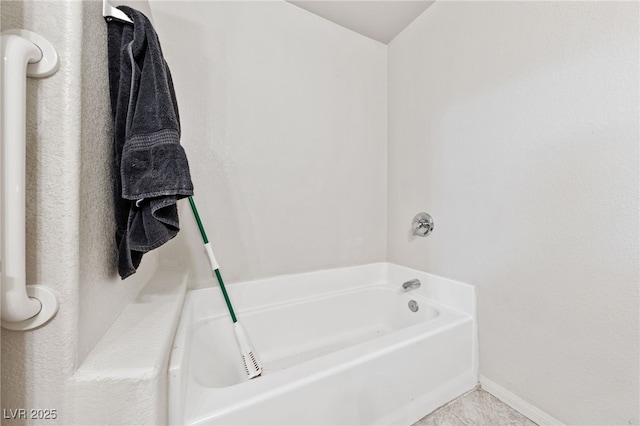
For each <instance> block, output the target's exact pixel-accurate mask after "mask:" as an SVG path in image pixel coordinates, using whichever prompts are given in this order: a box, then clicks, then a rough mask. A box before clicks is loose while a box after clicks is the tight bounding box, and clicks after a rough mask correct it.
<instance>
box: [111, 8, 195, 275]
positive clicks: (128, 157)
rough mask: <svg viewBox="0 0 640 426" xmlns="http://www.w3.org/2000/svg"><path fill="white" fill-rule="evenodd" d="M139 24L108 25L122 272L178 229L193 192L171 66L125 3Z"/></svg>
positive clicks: (150, 29) (142, 19)
mask: <svg viewBox="0 0 640 426" xmlns="http://www.w3.org/2000/svg"><path fill="white" fill-rule="evenodd" d="M118 9H120V10H122V11H123V12H124V13H125V14H127V16H129V17H130V18H131V20H132V21H133V25H131V24H127V23H124V22H121V21H117V20H112V21H110V22H108V61H109V91H110V95H111V96H110V97H111V113H112V116H113V124H114V157H113V160H114V164H113V166H114V173H113V182H114V188H113V189H114V202H115V219H116V243H117V247H118V272H119V274H120V277H121V278H122V279H125V278H126V277H128V276H130V275H131V274H133V273H135V272H136V269H137V268H138V266H139V265H140V261H141V260H142V256H143V254H144V253H146V252H148V251H150V250H153V249H154V248H157V247H159V246H161V245H162V244H164V243H166V242H167V241H169V240H170V239H171V238H173V237H175V236H176V234H177V233H178V231H179V224H178V209H177V205H176V202H177V200H179V199H180V198H184V197H187V196H190V195H193V184H192V183H191V177H190V174H189V164H188V162H187V156H186V154H185V152H184V149H183V148H182V146H181V145H180V119H179V114H178V104H177V102H176V96H175V92H174V89H173V81H172V79H171V73H170V71H169V67H168V66H167V63H166V62H165V60H164V57H163V55H162V50H161V48H160V41H159V40H158V35H157V34H156V32H155V30H154V29H153V26H152V25H151V22H150V21H149V19H148V18H147V17H146V16H145V15H144V14H142V13H141V12H139V11H137V10H135V9H132V8H130V7H126V6H120V7H118Z"/></svg>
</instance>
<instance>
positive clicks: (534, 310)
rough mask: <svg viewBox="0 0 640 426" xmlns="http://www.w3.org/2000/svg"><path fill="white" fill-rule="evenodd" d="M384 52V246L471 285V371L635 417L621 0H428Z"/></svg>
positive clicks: (537, 398) (562, 414)
mask: <svg viewBox="0 0 640 426" xmlns="http://www.w3.org/2000/svg"><path fill="white" fill-rule="evenodd" d="M388 58H389V65H388V66H389V68H388V73H389V82H388V85H389V93H388V97H389V110H388V117H389V122H388V127H389V133H388V174H389V181H388V234H387V239H388V258H389V260H390V261H391V262H396V263H400V264H403V265H407V266H411V267H415V268H418V269H422V270H425V271H428V272H431V273H434V274H438V275H442V276H445V277H449V278H454V279H457V280H462V281H466V282H470V283H473V284H476V285H477V286H478V309H479V311H478V312H479V326H480V371H481V374H482V375H484V376H486V377H487V378H489V379H490V380H492V381H493V382H495V383H497V384H499V385H501V386H503V387H504V388H506V389H507V390H509V391H511V392H513V393H514V394H516V395H517V396H519V397H521V398H522V399H524V400H525V401H528V402H530V403H531V404H534V405H536V406H537V407H539V408H541V409H542V410H544V411H546V412H547V413H549V414H550V415H552V416H553V417H555V418H557V419H558V420H560V421H563V422H566V423H568V424H579V425H602V424H638V417H637V416H638V408H639V407H638V401H639V400H640V395H639V383H638V380H639V376H640V374H639V370H638V368H639V366H638V349H639V341H638V339H639V335H640V331H639V329H638V305H639V303H638V302H639V301H638V288H639V287H638V286H639V279H638V146H639V144H638V139H639V137H638V117H639V111H638V103H639V102H638V101H639V99H638V78H639V77H638V76H639V70H638V63H639V58H638V3H637V2H635V3H634V2H627V3H624V2H446V1H445V2H441V1H438V2H436V3H435V4H434V5H433V6H431V7H430V8H429V9H428V10H427V11H426V12H425V13H424V14H423V15H421V16H420V17H419V18H418V19H417V20H416V21H414V22H413V23H412V24H411V25H410V26H409V27H408V28H407V29H406V30H405V31H404V32H403V33H401V34H400V35H399V36H398V37H397V38H396V39H395V40H394V41H393V42H391V43H390V45H389V50H388ZM419 211H427V212H429V213H430V214H432V215H433V217H434V220H435V230H434V233H433V234H432V236H429V237H428V238H424V239H421V238H413V237H411V236H410V233H409V226H410V221H411V219H412V217H413V215H414V214H415V213H417V212H419ZM628 422H631V423H628Z"/></svg>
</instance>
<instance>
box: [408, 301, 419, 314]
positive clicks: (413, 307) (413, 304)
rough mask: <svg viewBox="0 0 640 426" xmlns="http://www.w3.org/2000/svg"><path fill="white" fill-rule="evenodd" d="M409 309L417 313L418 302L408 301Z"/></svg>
mask: <svg viewBox="0 0 640 426" xmlns="http://www.w3.org/2000/svg"><path fill="white" fill-rule="evenodd" d="M409 309H411V312H417V311H418V309H420V306H418V302H416V301H415V300H409Z"/></svg>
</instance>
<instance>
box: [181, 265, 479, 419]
mask: <svg viewBox="0 0 640 426" xmlns="http://www.w3.org/2000/svg"><path fill="white" fill-rule="evenodd" d="M413 278H418V279H420V280H421V282H422V287H421V288H420V289H416V290H410V291H403V290H401V284H402V282H404V281H407V280H409V279H413ZM228 290H229V293H230V297H231V299H232V301H233V303H234V306H235V307H236V310H237V314H238V318H239V319H240V322H241V323H242V324H243V325H244V327H245V328H246V329H247V331H248V333H249V335H250V337H251V340H252V342H253V344H254V349H255V352H256V353H257V355H258V356H259V358H260V360H261V361H262V363H263V366H264V370H263V375H262V376H261V377H259V378H257V379H253V380H251V381H248V380H247V379H246V377H245V375H244V369H243V366H242V361H241V358H240V355H239V352H238V350H237V347H236V344H235V340H234V335H233V331H232V326H231V320H230V319H229V317H228V314H227V312H226V307H225V305H224V301H223V299H222V296H221V295H220V291H219V289H218V288H211V289H203V290H196V291H192V292H190V293H189V294H188V296H187V300H186V302H185V306H184V310H183V313H182V319H181V323H180V326H179V329H178V333H177V335H176V340H175V345H174V350H173V353H172V358H171V366H170V372H169V373H170V374H169V407H170V408H169V419H170V422H171V424H212V425H214V424H224V425H230V424H255V425H265V424H273V425H286V424H291V425H302V424H325V425H327V424H330V425H339V424H344V425H360V424H362V425H364V424H406V425H409V424H411V423H413V422H415V421H416V420H418V419H419V418H421V417H423V416H424V415H426V414H427V413H429V412H430V411H432V410H433V409H435V408H437V407H439V406H440V405H442V404H444V403H446V402H447V401H449V400H451V399H452V398H454V397H456V396H458V395H460V394H462V393H463V392H465V391H467V390H469V389H471V388H473V387H474V386H475V385H476V384H477V332H476V329H477V327H476V320H475V292H474V288H473V286H470V285H467V284H463V283H459V282H455V281H451V280H446V279H443V278H439V277H435V276H433V275H429V274H425V273H423V272H419V271H416V270H412V269H409V268H404V267H399V266H397V265H391V264H386V263H380V264H371V265H364V266H359V267H353V268H343V269H335V270H327V271H319V272H314V273H307V274H298V275H288V276H282V277H276V278H271V279H266V280H259V281H252V282H245V283H238V284H233V285H231V286H229V289H228ZM411 299H414V300H416V301H417V302H418V303H419V305H420V309H419V310H418V311H417V312H411V311H410V310H409V308H408V306H407V303H408V301H409V300H411Z"/></svg>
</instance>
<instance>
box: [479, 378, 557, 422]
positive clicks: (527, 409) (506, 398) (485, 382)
mask: <svg viewBox="0 0 640 426" xmlns="http://www.w3.org/2000/svg"><path fill="white" fill-rule="evenodd" d="M480 386H481V387H482V389H484V390H485V391H487V392H489V393H490V394H491V395H493V396H495V397H496V398H498V399H499V400H500V401H502V402H504V403H505V404H507V405H508V406H509V407H511V408H513V409H514V410H516V411H518V412H519V413H520V414H522V415H524V416H526V417H528V418H529V419H531V420H532V421H534V422H535V423H537V424H539V425H540V426H566V425H565V424H564V423H562V422H561V421H559V420H557V419H554V418H553V417H551V416H550V415H549V414H547V413H545V412H544V411H542V410H541V409H539V408H538V407H536V406H534V405H531V404H529V403H528V402H527V401H525V400H523V399H522V398H520V397H519V396H517V395H514V394H513V393H511V391H508V390H507V389H505V388H503V387H502V386H500V385H499V384H497V383H496V382H493V381H491V380H489V379H487V378H486V377H484V376H482V375H481V376H480Z"/></svg>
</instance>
